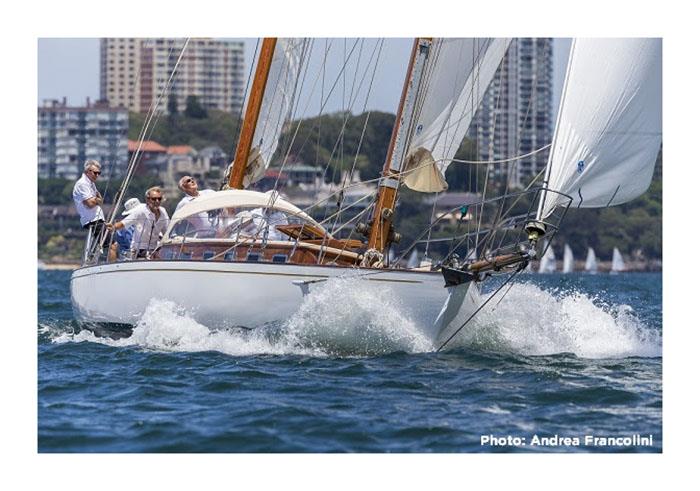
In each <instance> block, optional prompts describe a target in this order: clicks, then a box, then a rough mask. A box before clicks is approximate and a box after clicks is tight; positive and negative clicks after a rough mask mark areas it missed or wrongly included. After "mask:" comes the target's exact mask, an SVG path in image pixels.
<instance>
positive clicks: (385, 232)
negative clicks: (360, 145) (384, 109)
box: [367, 38, 431, 253]
mask: <svg viewBox="0 0 700 491" xmlns="http://www.w3.org/2000/svg"><path fill="white" fill-rule="evenodd" d="M430 44H431V38H416V40H415V41H414V42H413V50H412V52H411V59H410V61H409V64H408V69H407V71H406V79H405V81H404V85H403V91H402V92H401V100H400V101H399V107H398V109H397V111H396V121H395V122H394V129H393V130H392V133H391V141H390V142H389V148H388V150H387V154H386V161H385V162H384V170H383V171H382V179H381V180H380V181H379V192H378V195H377V201H376V203H375V206H374V215H373V217H372V226H371V229H370V230H369V237H368V241H367V248H368V250H371V249H374V250H376V251H378V252H382V253H383V251H384V249H385V248H386V247H387V246H388V245H389V244H390V243H391V242H393V241H397V242H398V240H396V237H395V234H394V231H393V226H392V222H393V216H394V207H395V206H396V197H397V195H398V190H399V184H400V178H401V171H402V168H403V156H404V153H405V151H406V143H407V141H408V130H409V126H410V124H409V123H410V120H411V117H412V116H413V107H414V105H415V100H416V94H417V91H418V86H419V82H420V78H421V75H422V72H423V67H424V65H425V60H426V58H427V56H428V50H429V48H430Z"/></svg>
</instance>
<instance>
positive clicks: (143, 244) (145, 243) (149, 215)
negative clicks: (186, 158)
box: [108, 186, 170, 259]
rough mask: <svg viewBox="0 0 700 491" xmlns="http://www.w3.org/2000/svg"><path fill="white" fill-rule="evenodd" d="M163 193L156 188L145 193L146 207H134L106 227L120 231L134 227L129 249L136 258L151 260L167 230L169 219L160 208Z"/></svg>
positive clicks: (166, 213) (165, 212)
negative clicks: (121, 218)
mask: <svg viewBox="0 0 700 491" xmlns="http://www.w3.org/2000/svg"><path fill="white" fill-rule="evenodd" d="M162 201H163V192H162V191H161V189H160V188H159V187H158V186H155V187H152V188H149V189H148V191H146V206H143V205H141V206H138V205H136V206H134V208H133V210H131V212H130V213H129V214H128V215H127V217H126V218H124V219H123V220H122V221H121V222H117V223H115V224H114V225H108V227H109V228H110V229H114V230H121V229H125V228H126V229H128V228H129V227H131V226H132V225H133V226H134V234H133V237H132V238H131V249H132V250H133V251H134V252H135V253H136V254H135V257H136V258H147V259H150V258H152V257H153V256H152V253H153V250H154V249H155V248H156V246H157V245H158V241H159V240H160V237H161V236H162V234H164V233H165V230H166V229H167V228H168V223H169V222H170V217H169V216H168V212H167V211H165V208H163V207H162V206H160V204H161V202H162Z"/></svg>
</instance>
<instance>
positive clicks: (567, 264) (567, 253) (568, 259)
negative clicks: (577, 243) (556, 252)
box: [561, 244, 574, 273]
mask: <svg viewBox="0 0 700 491" xmlns="http://www.w3.org/2000/svg"><path fill="white" fill-rule="evenodd" d="M561 271H562V273H573V272H574V253H573V252H572V251H571V247H569V244H565V245H564V264H563V265H562V267H561Z"/></svg>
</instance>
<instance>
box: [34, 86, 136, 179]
mask: <svg viewBox="0 0 700 491" xmlns="http://www.w3.org/2000/svg"><path fill="white" fill-rule="evenodd" d="M128 131H129V114H128V112H127V110H126V109H123V108H110V107H107V105H106V104H103V103H95V104H90V100H89V99H88V101H87V104H86V105H85V106H84V107H70V106H68V105H67V104H66V100H65V99H64V100H63V101H62V102H59V101H55V100H51V101H46V102H45V103H44V105H43V106H41V107H39V108H38V135H37V149H38V153H39V155H38V159H39V177H40V178H49V177H63V178H67V179H77V178H78V176H80V174H81V173H82V172H83V165H84V164H85V161H86V160H88V159H96V160H98V161H99V162H100V163H101V164H102V171H103V174H104V175H105V176H112V177H118V176H121V175H122V174H123V172H124V171H125V170H126V167H127V164H128V156H129V154H128V148H127V141H128V140H127V134H128Z"/></svg>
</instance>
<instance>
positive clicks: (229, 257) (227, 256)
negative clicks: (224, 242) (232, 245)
mask: <svg viewBox="0 0 700 491" xmlns="http://www.w3.org/2000/svg"><path fill="white" fill-rule="evenodd" d="M233 260H234V255H233V251H228V252H227V253H226V254H224V261H233Z"/></svg>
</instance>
